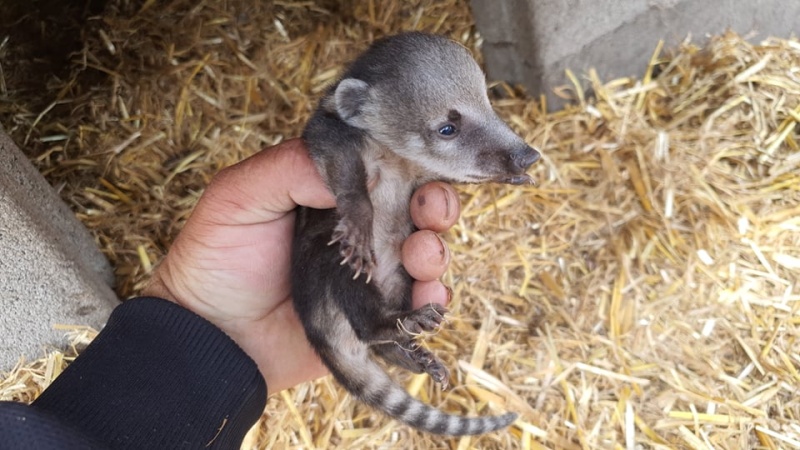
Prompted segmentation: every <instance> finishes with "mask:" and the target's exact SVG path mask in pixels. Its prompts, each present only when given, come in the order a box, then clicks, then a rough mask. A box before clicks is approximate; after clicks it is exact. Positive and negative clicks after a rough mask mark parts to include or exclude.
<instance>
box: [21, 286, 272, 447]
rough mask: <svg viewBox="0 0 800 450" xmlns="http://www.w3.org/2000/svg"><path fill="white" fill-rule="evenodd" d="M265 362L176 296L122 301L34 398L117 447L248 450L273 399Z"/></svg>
mask: <svg viewBox="0 0 800 450" xmlns="http://www.w3.org/2000/svg"><path fill="white" fill-rule="evenodd" d="M266 398H267V386H266V383H265V382H264V378H263V377H262V376H261V374H260V373H259V371H258V367H257V366H256V364H255V362H254V361H253V360H252V359H251V358H250V357H249V356H247V354H245V353H244V351H242V350H241V349H240V348H239V347H238V346H237V345H236V343H235V342H234V341H233V340H231V339H230V338H229V337H228V336H227V335H226V334H225V333H223V332H222V331H221V330H220V329H218V328H217V327H215V326H214V325H213V324H211V323H210V322H208V321H207V320H205V319H203V318H202V317H200V316H198V315H196V314H194V313H192V312H190V311H188V310H186V309H184V308H182V307H180V306H178V305H176V304H174V303H171V302H168V301H166V300H162V299H158V298H149V297H142V298H137V299H133V300H128V301H126V302H125V303H123V304H122V305H120V306H118V307H117V308H116V309H115V310H114V312H113V313H112V314H111V317H110V318H109V321H108V324H107V325H106V327H105V328H104V329H103V331H102V332H101V333H100V334H99V335H98V336H97V338H96V339H95V340H94V341H93V342H92V343H91V344H90V345H89V346H88V347H87V348H86V349H85V350H84V351H83V352H82V353H81V354H80V356H79V357H78V358H76V360H75V362H73V363H72V364H71V365H70V366H69V367H68V368H67V369H66V370H65V371H64V373H62V374H61V375H60V376H59V377H58V378H57V379H56V380H55V381H54V382H53V384H52V385H51V386H50V387H48V388H47V389H46V390H45V391H44V392H43V393H42V395H41V396H40V397H39V398H38V399H37V400H36V401H35V402H34V403H33V407H34V408H36V409H39V410H42V411H47V412H48V413H49V414H52V415H53V416H55V417H59V418H61V419H63V420H64V421H65V422H66V423H68V424H70V425H71V426H73V427H75V428H77V429H80V430H82V431H83V432H85V433H87V435H89V436H91V438H93V439H94V440H97V441H99V442H103V443H106V444H107V445H108V446H109V447H111V448H179V447H180V448H239V445H240V444H241V441H242V439H243V438H244V435H245V433H247V431H248V429H249V428H250V427H251V426H252V425H253V424H254V423H255V422H256V420H258V417H259V416H260V415H261V413H262V411H263V409H264V406H265V405H266Z"/></svg>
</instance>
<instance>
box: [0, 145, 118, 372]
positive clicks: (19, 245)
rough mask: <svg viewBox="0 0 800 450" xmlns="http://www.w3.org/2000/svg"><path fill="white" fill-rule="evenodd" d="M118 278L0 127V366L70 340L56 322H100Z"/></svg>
mask: <svg viewBox="0 0 800 450" xmlns="http://www.w3.org/2000/svg"><path fill="white" fill-rule="evenodd" d="M112 282H113V272H112V270H111V267H110V266H109V264H108V261H107V260H106V259H105V257H104V256H103V254H102V253H101V252H100V251H99V250H98V249H97V247H96V245H95V242H94V240H93V239H92V237H91V235H90V234H89V232H88V231H87V230H86V229H85V228H84V227H83V225H82V224H81V223H80V222H79V221H78V220H77V219H76V218H75V216H74V214H73V213H72V211H70V209H69V208H68V207H67V205H65V204H64V202H62V201H61V199H60V198H59V196H58V195H57V194H56V192H55V191H54V190H53V189H52V188H51V187H50V185H49V184H48V183H47V181H46V180H45V179H44V178H43V177H42V176H41V174H39V172H38V171H37V170H36V168H34V167H33V165H32V164H31V163H30V162H29V161H28V160H27V159H26V158H25V155H23V154H22V152H21V151H20V150H19V149H18V148H17V147H16V146H15V145H14V143H13V142H12V141H11V140H10V139H9V138H8V136H6V135H5V134H4V133H3V132H2V130H0V311H2V312H0V371H2V370H8V369H9V368H11V367H12V366H13V365H14V364H15V363H16V362H17V360H18V359H19V358H20V357H21V356H25V357H26V358H29V359H32V358H38V357H41V356H42V355H43V354H44V350H45V349H46V348H47V347H48V346H62V345H64V344H65V338H64V331H57V330H54V329H53V326H54V325H57V324H63V325H90V326H93V327H96V328H99V327H101V326H102V325H103V324H104V323H105V321H106V319H107V318H108V315H109V314H110V312H111V310H112V309H113V307H114V306H116V304H117V303H118V300H117V298H116V295H115V294H114V292H113V290H112V289H111V287H110V286H111V283H112Z"/></svg>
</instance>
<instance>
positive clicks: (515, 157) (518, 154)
mask: <svg viewBox="0 0 800 450" xmlns="http://www.w3.org/2000/svg"><path fill="white" fill-rule="evenodd" d="M541 157H542V155H541V154H540V153H539V151H538V150H536V149H535V148H533V147H531V146H530V145H526V146H525V147H524V148H520V149H517V150H514V151H513V152H512V153H511V161H512V162H513V163H514V166H515V167H514V168H515V169H518V170H519V171H520V172H524V171H526V170H528V167H530V166H532V165H533V163H535V162H536V161H538V160H539V158H541Z"/></svg>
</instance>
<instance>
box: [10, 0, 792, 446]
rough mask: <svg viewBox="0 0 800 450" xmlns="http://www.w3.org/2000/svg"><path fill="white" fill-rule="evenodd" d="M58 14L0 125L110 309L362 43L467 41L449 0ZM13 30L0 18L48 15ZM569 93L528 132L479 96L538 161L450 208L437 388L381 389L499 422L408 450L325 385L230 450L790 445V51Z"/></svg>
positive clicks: (731, 41) (498, 99)
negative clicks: (417, 38) (108, 288)
mask: <svg viewBox="0 0 800 450" xmlns="http://www.w3.org/2000/svg"><path fill="white" fill-rule="evenodd" d="M12 11H13V8H12ZM72 12H74V15H72V16H70V15H67V17H68V18H69V17H73V18H74V17H78V18H80V17H88V18H87V19H85V20H83V21H78V22H70V23H69V24H68V25H70V26H73V27H74V30H73V31H74V34H71V35H73V36H78V37H79V38H77V39H76V41H75V44H76V48H75V50H76V52H75V53H74V54H72V55H71V56H70V58H69V61H70V62H69V64H68V65H67V66H65V67H61V68H60V70H58V71H57V72H56V73H55V74H54V75H51V76H48V77H43V76H41V75H40V76H38V77H34V76H31V75H30V74H29V73H28V72H29V71H30V70H31V67H33V68H35V67H36V64H40V63H41V60H40V59H33V58H32V56H31V55H36V51H37V50H38V49H39V48H41V46H42V45H43V44H42V42H43V41H46V40H48V38H50V37H52V33H57V32H56V31H53V30H54V28H53V27H52V26H51V27H49V28H48V27H40V29H42V30H48V31H42V33H43V34H42V37H40V38H33V39H32V40H30V41H27V42H20V41H19V40H15V39H14V35H12V36H11V39H9V41H7V42H5V43H4V44H3V45H2V46H0V58H2V59H0V63H2V64H3V66H2V67H3V72H2V77H0V95H2V96H3V97H4V101H3V102H2V103H0V120H2V123H3V125H4V126H5V127H6V129H7V131H8V132H9V133H10V134H11V135H12V137H13V138H15V140H16V141H17V142H18V143H19V144H20V146H21V147H22V148H23V150H25V151H26V152H27V153H28V155H29V156H30V157H31V159H32V160H33V161H34V162H35V163H36V164H37V166H38V167H39V168H40V170H41V171H42V172H43V173H44V174H45V175H46V176H47V177H48V179H49V180H50V182H51V183H52V184H53V185H55V186H56V187H58V188H59V189H60V191H61V193H62V196H63V197H64V199H65V200H66V201H67V202H68V203H69V204H70V206H72V208H73V209H74V210H75V212H76V214H77V215H78V217H79V218H80V219H81V220H82V221H83V222H84V223H85V224H86V225H87V227H89V229H90V230H91V231H92V232H93V233H94V236H95V237H96V239H97V241H98V243H99V245H100V246H101V248H102V249H103V251H104V252H105V254H106V255H107V256H108V257H109V259H110V260H111V261H112V263H113V264H114V265H115V267H116V268H117V279H118V292H119V293H120V295H122V296H130V295H134V294H135V293H136V292H137V290H138V289H140V288H141V286H142V285H143V283H144V282H145V281H146V280H147V277H148V273H149V271H150V270H151V268H152V266H153V265H154V264H155V263H156V262H157V261H158V260H159V259H160V258H161V257H162V256H163V255H164V253H165V251H166V249H167V248H168V246H169V243H170V242H171V241H172V239H173V238H174V237H175V235H176V233H177V232H178V231H179V230H180V227H181V225H182V224H183V222H184V221H185V219H186V217H187V216H188V215H189V213H190V212H191V208H192V206H193V205H194V203H195V202H196V200H197V198H198V197H199V195H200V194H201V193H202V190H203V188H204V186H205V185H206V184H207V183H208V181H209V180H210V178H211V177H212V176H213V174H214V173H215V172H216V171H217V170H219V169H220V168H221V167H224V166H226V165H229V164H231V163H233V162H235V161H238V160H240V159H242V158H243V157H245V156H247V155H249V154H252V153H253V152H255V151H257V150H258V149H259V148H261V147H263V146H265V145H270V144H274V143H276V142H279V141H280V140H281V139H283V138H286V137H291V136H296V135H298V134H299V132H300V130H301V129H302V127H303V123H304V120H305V119H306V118H307V117H308V114H309V112H310V110H311V108H312V107H313V104H314V100H315V98H316V97H317V95H318V94H319V92H320V91H321V89H322V88H323V87H324V86H325V85H326V83H329V82H330V81H332V80H333V79H334V78H335V76H336V73H337V70H338V69H339V68H341V66H342V64H343V63H344V62H346V61H347V60H348V59H349V58H351V57H352V56H354V55H355V54H356V53H358V51H360V50H361V49H363V48H364V47H365V46H366V45H367V43H368V42H369V41H371V40H372V39H374V38H376V37H379V36H382V35H384V34H387V33H392V32H396V31H400V30H409V29H420V30H425V31H430V32H437V33H443V34H447V35H450V36H452V37H454V38H455V39H457V40H459V41H461V42H463V43H464V44H465V45H467V46H468V47H470V48H473V49H476V51H477V49H478V48H479V44H480V38H479V36H478V35H476V33H475V31H474V27H473V22H472V19H471V17H470V15H469V10H468V7H467V4H466V1H462V0H450V1H442V2H433V1H424V0H417V1H409V2H395V1H391V2H375V1H371V0H364V1H359V2H337V1H333V0H328V1H322V0H320V1H317V2H279V1H275V2H264V1H261V0H229V1H227V2H197V1H189V0H175V1H170V2H166V3H165V4H158V5H157V4H156V2H154V1H146V2H144V3H135V4H132V3H131V2H128V1H125V0H118V1H111V2H110V5H109V6H108V7H107V8H106V9H105V11H103V12H102V13H99V15H92V14H95V13H96V11H91V10H88V11H87V10H81V9H77V10H74V11H72ZM19 14H20V15H22V16H24V15H25V14H28V13H21V12H20V13H19ZM30 14H33V15H28V16H26V18H24V20H22V21H21V22H18V23H22V24H23V25H24V24H26V22H25V21H28V22H37V21H38V22H40V23H42V24H45V23H50V22H48V21H60V22H58V23H59V24H61V25H63V24H64V21H65V20H66V19H64V17H63V16H61V17H58V18H53V17H42V16H40V17H36V16H35V13H30ZM38 22H37V23H38ZM67 22H69V20H67ZM47 33H51V34H47ZM478 56H479V55H478ZM26 58H27V59H26ZM14 61H22V63H20V64H19V65H17V66H14V67H12V66H11V65H10V64H13V62H14ZM26 62H27V63H26ZM26 64H28V65H26ZM52 66H53V67H55V66H57V64H53V65H52ZM26 70H27V71H28V72H26ZM577 76H583V75H582V74H578V75H577ZM585 76H586V77H588V79H589V80H590V81H591V83H592V85H593V89H594V91H595V92H596V95H597V100H587V99H584V98H582V97H580V96H577V97H576V99H575V100H576V106H575V107H571V108H569V109H567V110H564V111H560V112H557V113H553V114H549V115H546V114H544V113H543V112H542V109H543V108H542V105H541V102H540V101H538V100H537V99H531V98H529V97H526V96H525V95H524V94H522V93H520V92H518V91H516V90H514V89H512V88H509V87H508V86H506V85H503V84H499V85H495V86H493V87H492V90H491V91H492V96H493V101H494V105H495V107H496V108H497V110H498V111H499V112H500V114H501V116H502V117H504V118H505V119H507V120H508V121H509V122H510V123H511V124H512V125H513V126H514V127H515V129H517V130H518V131H519V132H520V133H521V134H522V135H523V136H525V137H526V139H527V140H528V141H529V142H531V143H533V144H534V145H536V146H538V147H539V148H541V149H542V150H543V152H544V155H545V157H544V159H543V161H542V162H541V163H539V164H538V165H537V166H536V167H535V168H534V169H533V170H532V172H531V173H532V174H533V175H534V177H535V178H536V179H538V180H539V181H540V183H539V185H538V186H536V187H526V188H513V187H504V186H481V187H474V186H470V187H464V188H463V189H462V192H463V198H462V200H463V206H464V208H463V214H462V218H461V222H460V223H459V224H458V225H457V226H456V227H455V228H454V229H453V230H452V232H451V233H450V234H449V235H448V236H447V238H448V240H449V242H450V245H451V250H452V253H453V263H452V266H451V271H450V272H449V274H448V275H447V276H446V277H445V282H446V283H447V284H449V285H450V286H452V287H453V289H454V293H455V295H454V298H455V301H454V303H453V305H452V313H453V314H452V317H451V321H450V322H449V324H448V327H447V328H446V329H445V330H444V331H443V332H441V333H439V334H437V335H436V336H435V337H433V338H432V339H431V340H430V341H429V342H430V346H431V347H432V348H433V349H434V350H435V351H436V352H437V353H438V354H439V355H440V356H442V357H443V359H444V360H445V361H446V362H447V363H448V365H449V366H450V367H451V368H453V369H454V376H455V377H456V380H455V381H454V382H453V383H452V384H453V386H454V388H452V389H451V390H449V391H446V392H441V391H440V390H438V389H436V388H433V387H431V384H430V383H429V382H428V380H427V379H426V378H425V377H422V376H420V377H409V376H406V375H403V374H398V378H399V379H401V380H402V381H403V382H404V383H406V386H407V387H408V389H409V390H410V391H411V392H412V394H414V395H416V396H418V397H420V398H421V399H422V400H424V401H426V402H431V403H433V404H435V405H439V406H441V407H444V408H447V409H449V410H451V411H454V412H459V413H471V414H476V413H480V414H488V413H498V412H501V411H506V410H513V411H517V412H520V413H521V414H522V417H521V419H520V420H519V421H518V423H517V424H516V425H515V426H514V427H512V428H511V429H509V430H508V431H505V432H498V433H494V434H491V435H487V436H482V437H476V438H463V439H445V438H439V437H431V436H425V435H422V434H419V433H416V432H414V431H411V430H409V429H408V428H406V427H405V426H401V425H398V424H397V423H396V422H393V421H391V420H388V419H385V418H383V417H382V416H380V415H377V414H374V413H373V412H371V411H370V410H368V409H366V408H364V407H362V406H360V405H358V404H356V403H354V402H352V401H350V400H349V398H348V396H347V395H346V394H345V393H344V392H343V391H342V390H341V389H340V388H338V387H337V386H336V385H335V384H334V383H333V382H332V381H331V380H330V379H323V380H320V381H318V382H316V383H309V384H306V385H302V386H298V387H297V388H295V389H292V390H290V391H285V392H282V393H280V394H277V395H273V397H272V398H271V399H270V401H269V405H268V408H267V411H266V414H265V415H264V417H263V419H262V420H261V421H260V422H259V424H258V425H257V426H256V427H255V428H254V429H253V430H252V432H251V433H250V435H249V436H248V441H247V442H246V447H247V448H251V447H268V448H453V449H467V448H484V449H511V448H522V449H530V448H564V449H573V448H630V449H633V448H693V449H706V448H722V449H740V448H770V449H772V448H789V447H798V446H800V425H798V424H799V423H800V401H798V395H797V392H798V386H800V372H798V366H800V341H798V338H800V316H799V315H798V309H800V293H799V292H798V289H799V288H800V287H798V284H797V279H798V273H800V151H798V140H799V139H800V131H798V127H797V123H798V122H800V44H799V43H798V42H797V41H796V40H769V41H767V42H766V43H763V44H760V45H751V44H749V43H747V42H745V41H744V40H743V39H742V38H740V37H739V36H736V35H733V34H727V35H724V36H718V37H715V38H713V39H712V41H711V43H710V44H709V45H708V46H706V47H704V48H702V49H700V48H697V47H694V46H692V45H690V44H686V45H684V46H683V47H682V48H681V49H680V50H679V51H677V52H675V53H674V55H670V54H668V53H667V52H662V51H661V50H657V51H656V54H655V55H654V57H653V60H652V61H651V63H650V64H649V66H648V68H647V74H646V76H645V77H644V79H643V80H641V81H639V80H634V79H619V80H613V81H607V82H606V81H602V80H599V79H598V77H597V76H596V75H595V74H593V73H589V74H585ZM37 83H38V84H37ZM20 86H21V87H20ZM90 338H91V334H90V333H88V332H83V333H82V334H81V338H80V339H78V341H80V342H85V341H87V340H88V339H90ZM72 354H74V352H72V353H68V354H67V356H64V355H63V354H61V353H59V352H56V353H51V354H50V356H48V357H47V358H45V359H43V360H41V361H37V362H32V363H26V364H22V365H20V367H19V368H17V369H16V370H15V371H13V372H12V373H10V374H7V375H6V377H5V379H4V381H2V382H0V398H2V399H11V398H13V399H19V400H23V401H30V400H31V399H32V398H35V396H36V395H37V394H38V392H40V390H41V389H42V388H43V387H44V386H46V384H47V383H49V381H50V380H51V379H52V377H53V376H54V375H55V374H57V373H58V372H59V371H60V369H61V366H62V364H64V362H65V361H68V360H69V359H70V358H71V356H70V355H72Z"/></svg>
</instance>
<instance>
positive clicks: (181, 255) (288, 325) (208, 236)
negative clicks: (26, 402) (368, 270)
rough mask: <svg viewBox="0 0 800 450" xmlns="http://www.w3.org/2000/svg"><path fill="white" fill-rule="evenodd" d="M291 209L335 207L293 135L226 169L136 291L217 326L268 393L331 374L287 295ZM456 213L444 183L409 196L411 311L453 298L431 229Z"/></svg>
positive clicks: (406, 253)
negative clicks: (245, 356) (252, 367)
mask: <svg viewBox="0 0 800 450" xmlns="http://www.w3.org/2000/svg"><path fill="white" fill-rule="evenodd" d="M297 205H303V206H308V207H311V208H332V207H334V206H335V200H334V197H333V195H332V194H331V193H330V192H329V191H328V189H327V187H326V186H325V184H324V183H323V181H322V179H321V178H320V176H319V174H318V172H317V170H316V168H315V166H314V164H313V162H312V161H311V160H310V159H309V157H308V152H307V151H306V149H305V147H304V145H303V143H302V141H301V140H299V139H295V140H290V141H287V142H284V143H281V144H279V145H277V146H275V147H272V148H269V149H266V150H263V151H261V152H259V153H258V154H256V155H253V156H252V157H250V158H248V159H246V160H244V161H242V162H240V163H238V164H236V165H234V166H231V167H228V168H226V169H223V170H222V171H220V173H219V174H217V175H216V176H215V177H214V179H213V180H212V182H211V184H210V185H209V186H208V188H207V189H206V191H205V193H204V194H203V196H202V197H201V198H200V201H199V202H198V203H197V206H196V208H195V210H194V212H193V213H192V216H191V217H190V218H189V220H188V221H187V222H186V225H185V226H184V228H183V230H182V231H181V232H180V233H179V235H178V237H177V238H176V239H175V242H174V243H173V244H172V248H170V250H169V252H168V253H167V256H166V257H165V258H164V260H163V261H162V262H161V264H160V265H159V266H158V267H157V268H156V270H155V272H154V273H153V277H152V280H151V282H150V284H149V285H148V287H147V288H145V289H144V292H143V293H142V294H143V295H148V296H154V297H160V298H164V299H167V300H170V301H173V302H175V303H178V304H179V305H181V306H183V307H185V308H187V309H189V310H191V311H193V312H195V313H196V314H198V315H200V316H202V317H204V318H206V319H207V320H209V321H210V322H212V323H213V324H214V325H216V326H217V327H219V328H220V329H222V331H224V332H225V333H227V334H228V335H229V336H230V337H231V338H232V339H233V340H234V341H236V343H237V344H239V346H240V347H241V348H242V349H243V350H244V351H245V352H246V353H247V354H248V355H250V357H251V358H253V360H255V362H256V364H258V367H259V369H260V371H261V373H262V375H263V376H264V378H265V379H266V381H267V386H268V388H269V390H270V392H278V391H280V390H283V389H286V388H289V387H291V386H294V385H296V384H298V383H301V382H303V381H308V380H312V379H314V378H318V377H320V376H323V375H325V374H326V373H327V369H326V368H325V366H324V365H323V364H322V362H321V361H320V360H319V358H318V357H317V355H316V353H315V352H314V350H313V349H312V348H311V346H310V345H309V344H308V341H307V340H306V337H305V333H304V331H303V327H302V325H301V324H300V322H299V319H298V318H297V315H296V314H295V311H294V308H293V306H292V301H291V296H290V292H291V286H290V279H289V273H290V255H291V243H292V236H293V233H294V218H295V214H294V209H295V207H296V206H297ZM459 213H460V204H459V202H458V195H456V192H455V190H454V189H453V187H452V186H450V185H448V184H446V183H438V182H434V183H429V184H427V185H425V186H422V187H421V188H420V189H418V190H417V192H416V193H415V194H414V196H413V197H412V200H411V215H412V219H413V220H414V223H415V224H416V225H417V227H418V228H419V229H420V231H417V232H416V233H414V234H412V235H411V236H410V237H409V238H408V239H407V240H406V242H405V243H404V245H403V265H404V266H405V267H406V269H407V270H408V272H409V273H410V274H411V275H412V277H414V278H415V279H416V280H417V281H415V282H414V287H413V291H412V303H413V305H414V307H415V308H418V307H421V306H424V305H426V304H428V303H439V304H442V305H446V304H447V303H448V301H449V299H450V292H449V290H448V289H447V288H446V287H445V286H444V285H443V284H442V283H441V282H440V281H438V278H439V277H440V276H442V274H444V272H445V270H446V269H447V265H448V264H449V262H450V254H449V252H448V250H447V246H446V245H445V244H444V242H443V241H442V240H441V238H439V236H438V235H437V234H436V233H437V232H441V231H445V230H447V229H448V228H450V227H451V226H453V224H455V222H456V220H457V219H458V215H459Z"/></svg>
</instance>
